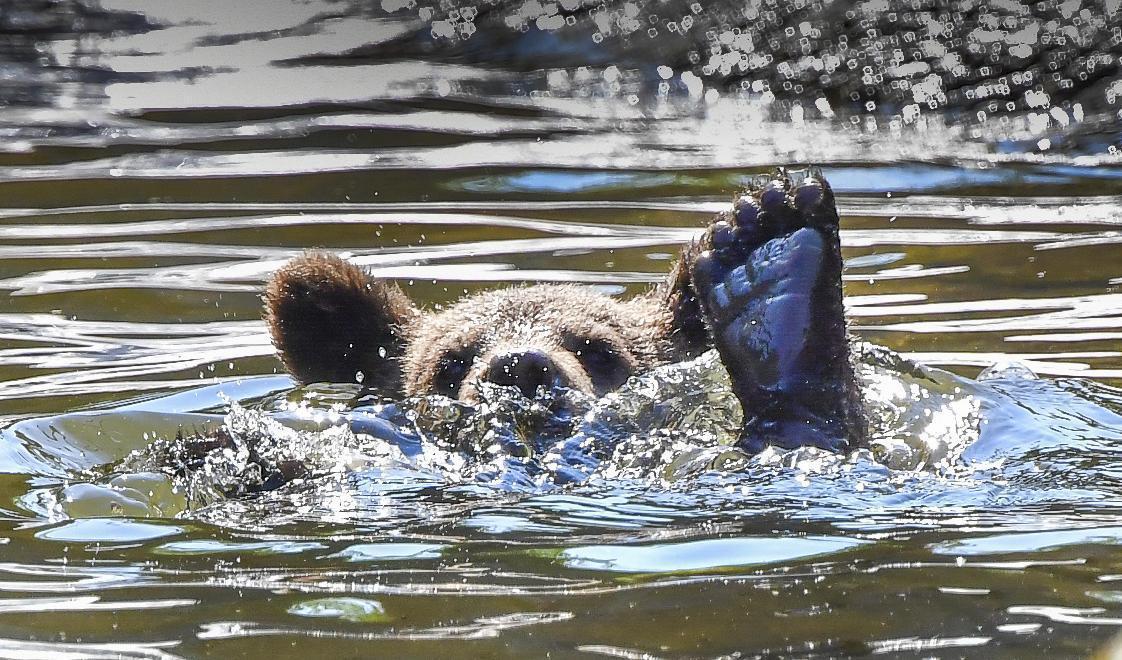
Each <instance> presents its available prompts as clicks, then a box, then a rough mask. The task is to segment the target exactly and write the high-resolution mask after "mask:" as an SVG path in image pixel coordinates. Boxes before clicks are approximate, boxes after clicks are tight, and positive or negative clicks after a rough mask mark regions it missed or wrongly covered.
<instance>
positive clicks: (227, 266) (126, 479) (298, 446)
mask: <svg viewBox="0 0 1122 660" xmlns="http://www.w3.org/2000/svg"><path fill="white" fill-rule="evenodd" d="M265 5H267V6H264V5H261V4H259V3H229V2H215V1H211V0H207V1H206V2H190V3H184V2H171V1H170V0H168V1H165V0H158V1H156V0H144V1H143V2H141V1H139V0H102V1H101V2H96V3H95V2H92V1H89V0H77V1H71V0H18V1H17V0H8V1H5V0H0V79H2V80H3V81H4V84H3V85H0V206H2V207H3V208H0V295H3V299H4V301H5V303H6V304H5V305H4V306H3V307H0V416H2V418H3V420H4V422H5V424H6V425H5V427H4V429H3V430H2V431H0V435H2V436H3V440H2V441H0V472H2V473H3V474H0V491H2V492H3V502H0V515H2V516H3V518H4V520H5V521H6V522H4V523H2V526H3V532H2V533H0V544H2V547H3V557H4V559H3V562H0V591H2V592H5V594H6V597H5V598H4V599H3V600H2V602H0V621H2V622H3V623H4V625H5V626H6V628H5V631H6V632H5V633H4V635H5V636H4V638H3V639H0V653H8V654H11V655H18V656H24V655H29V654H42V655H59V654H69V655H71V656H81V657H136V658H170V657H194V656H197V655H203V654H206V653H209V654H214V655H222V656H227V655H229V656H232V655H236V654H239V653H241V654H253V655H260V654H264V653H278V654H291V653H292V651H291V649H292V648H294V647H295V648H298V649H300V651H302V652H303V651H305V650H306V649H307V650H312V651H313V652H326V653H335V654H342V655H359V654H362V655H367V654H371V653H381V654H385V655H393V656H426V657H428V656H447V655H472V656H475V655H494V656H510V655H515V656H519V657H522V656H528V657H536V656H541V655H544V654H545V653H547V652H548V653H554V654H560V655H566V654H570V655H571V654H573V653H576V652H580V653H584V654H587V655H607V656H610V657H641V656H644V655H646V656H655V657H661V656H667V657H676V656H683V655H688V656H706V657H708V656H714V655H717V654H721V653H726V654H727V653H733V652H743V653H745V654H758V655H776V656H786V655H802V656H810V657H814V656H817V657H837V656H843V655H857V654H890V655H904V656H913V655H915V656H920V655H922V656H929V655H941V654H949V655H955V656H959V655H973V656H978V657H982V656H984V657H1026V656H1037V655H1042V654H1044V653H1052V654H1054V655H1057V656H1058V657H1070V656H1083V655H1086V653H1087V651H1088V650H1089V649H1090V648H1092V647H1093V646H1095V645H1097V644H1098V643H1100V642H1102V641H1104V640H1106V639H1107V638H1109V637H1110V636H1111V635H1112V634H1113V633H1114V631H1116V630H1117V629H1118V626H1119V621H1120V620H1122V611H1120V610H1119V606H1118V604H1119V602H1122V597H1120V596H1119V592H1118V590H1117V589H1115V588H1114V587H1113V585H1114V584H1115V583H1116V582H1117V581H1118V579H1119V577H1118V576H1119V575H1122V559H1120V558H1122V554H1119V549H1118V545H1119V544H1118V538H1119V533H1118V528H1119V512H1118V507H1117V504H1116V502H1117V499H1118V496H1119V493H1122V470H1120V469H1119V467H1118V465H1119V459H1118V453H1119V449H1118V448H1119V447H1120V446H1122V421H1120V416H1122V394H1120V393H1119V391H1118V390H1117V389H1115V388H1116V387H1117V386H1118V385H1119V384H1122V349H1120V346H1122V313H1120V311H1119V310H1122V298H1120V297H1119V296H1120V295H1122V292H1120V291H1119V287H1120V286H1122V260H1119V259H1118V250H1119V243H1120V242H1122V201H1120V200H1122V160H1120V159H1122V155H1120V154H1122V152H1120V149H1119V147H1120V146H1122V145H1120V143H1119V139H1120V135H1122V133H1120V131H1119V128H1118V127H1119V120H1118V116H1119V115H1118V113H1119V109H1120V108H1122V86H1120V85H1122V82H1120V78H1119V68H1118V67H1119V64H1118V61H1119V60H1118V58H1119V56H1120V53H1119V43H1120V42H1119V40H1118V38H1117V34H1116V33H1117V28H1116V26H1117V24H1118V17H1119V14H1118V12H1119V8H1118V6H1117V3H1112V2H1083V3H1079V2H1064V3H1048V2H1045V3H1033V4H1025V5H1023V6H1022V5H1020V4H1018V3H1004V4H1001V3H989V4H979V5H977V6H965V5H964V6H962V7H958V8H955V9H953V10H952V9H947V8H942V7H941V5H940V6H936V5H932V6H931V7H927V6H926V5H923V4H922V3H920V4H919V5H915V6H912V5H908V6H907V7H904V6H902V5H900V6H898V3H891V2H890V3H882V2H866V3H858V4H852V3H848V4H847V3H820V2H817V1H816V0H810V1H808V2H806V3H795V4H792V5H782V3H780V4H775V3H768V2H749V3H721V2H718V3H700V2H678V1H677V0H672V1H669V2H663V1H661V0H660V1H659V2H649V1H647V0H633V1H630V2H621V3H606V4H605V3H598V2H577V1H574V2H567V1H564V2H558V3H535V2H530V3H524V2H493V3H486V4H482V5H479V6H478V7H472V8H464V7H458V6H455V3H451V4H449V3H445V5H441V6H437V5H431V4H429V5H426V4H424V3H412V2H388V1H387V2H382V3H377V4H371V3H361V2H350V1H330V2H326V1H325V2H287V1H285V0H273V1H270V2H268V3H265ZM851 63H852V66H851ZM798 162H814V163H819V164H821V165H823V167H824V169H825V171H826V175H827V177H828V178H829V179H830V180H831V182H832V183H833V185H834V187H835V189H836V190H838V191H839V193H840V194H839V206H840V209H841V212H842V216H843V228H842V240H843V245H844V249H845V257H846V261H847V266H848V267H847V271H846V276H845V277H846V292H847V301H846V302H847V306H848V310H849V314H850V317H851V329H852V330H853V331H854V332H855V333H856V334H858V335H859V336H860V337H861V338H862V339H865V340H869V341H872V342H875V343H876V344H881V345H884V346H887V347H889V348H891V349H893V350H894V351H897V352H898V353H899V354H901V355H903V356H904V357H905V358H910V359H913V360H916V361H918V362H920V363H923V364H925V365H928V366H927V367H924V368H919V367H915V366H913V365H910V364H909V363H908V362H906V361H902V360H899V359H897V358H895V357H893V356H892V354H890V353H884V352H878V351H871V352H869V353H868V354H866V355H865V357H864V358H863V364H865V371H864V378H865V379H866V382H867V383H868V384H869V387H868V388H867V392H868V398H869V405H870V406H871V409H872V410H873V412H874V414H873V415H872V417H873V421H874V423H875V425H876V429H875V430H876V433H875V434H874V442H873V443H872V444H871V446H870V447H869V448H867V449H862V450H859V451H855V452H853V453H851V454H850V455H848V456H839V455H832V454H828V453H824V452H817V451H806V450H802V451H795V452H776V451H768V452H765V453H764V454H761V455H759V456H755V457H748V456H744V455H743V454H740V453H738V452H736V451H734V450H730V449H729V448H728V446H727V441H728V439H729V437H730V435H731V434H732V433H733V432H734V430H735V424H736V420H735V417H736V415H737V410H736V406H735V404H734V402H733V400H732V399H731V397H729V396H728V392H727V389H725V386H724V385H723V380H722V379H723V378H724V375H723V372H722V371H721V370H720V369H719V368H718V367H717V366H716V365H715V364H713V362H712V361H713V358H712V356H708V357H707V358H702V359H701V360H700V361H699V362H697V363H694V364H691V365H679V366H675V367H669V368H667V369H666V370H662V371H660V372H658V373H656V374H653V375H649V376H647V377H646V378H644V379H639V380H637V381H634V382H633V383H632V384H630V385H629V386H628V388H629V389H626V390H625V391H623V392H621V393H618V394H617V395H614V396H610V397H606V398H605V399H603V400H600V401H578V402H576V403H577V404H579V406H580V408H579V409H580V410H581V411H582V412H585V413H587V416H586V417H581V418H580V423H578V424H576V426H575V430H573V431H572V432H568V431H566V432H561V431H557V430H556V429H553V431H554V434H553V435H551V436H548V437H549V439H550V440H551V442H547V443H542V444H540V445H534V444H533V439H534V437H536V436H533V435H532V434H527V433H525V429H523V428H521V427H518V426H517V425H512V424H509V423H506V422H507V420H508V419H509V418H511V415H514V413H516V412H519V411H518V410H513V409H511V408H509V407H508V408H503V407H501V406H500V407H496V408H494V409H489V410H486V411H478V410H477V411H464V410H461V409H454V408H449V407H448V406H447V405H442V404H440V403H439V402H435V403H434V402H428V403H423V402H422V403H418V402H405V403H401V404H398V405H397V406H396V407H394V406H390V407H387V408H376V407H373V406H372V405H369V404H370V402H369V401H365V400H356V396H357V393H356V392H355V391H354V390H353V389H350V388H346V387H340V388H325V387H311V388H298V389H294V387H293V384H292V382H291V381H290V380H289V379H288V378H287V377H284V376H283V375H278V374H277V370H278V369H279V364H278V363H277V361H276V360H275V359H274V358H273V357H272V349H271V347H270V346H269V343H268V338H267V336H266V335H265V332H264V326H263V324H262V323H261V321H260V300H259V299H258V292H259V290H260V287H261V284H262V283H263V281H264V279H265V278H266V277H267V276H268V274H269V273H270V272H271V271H272V270H274V269H275V268H276V267H277V266H278V265H279V264H281V263H283V262H284V261H285V260H287V259H289V258H291V257H293V256H295V255H297V254H300V253H301V251H303V250H304V249H307V248H308V247H311V246H320V247H326V248H330V249H333V250H337V251H340V252H343V253H345V254H347V255H348V256H349V257H350V258H351V259H352V260H353V261H355V262H356V263H359V264H362V265H363V266H365V267H367V268H369V269H370V270H371V271H373V272H374V273H376V274H378V275H379V276H384V277H392V278H396V279H398V280H399V281H400V282H401V283H402V284H404V285H406V286H409V288H410V292H411V293H412V294H413V297H415V298H417V299H420V300H423V301H425V302H426V303H428V304H429V305H440V304H442V303H445V302H447V301H449V300H452V299H455V298H457V297H459V296H460V295H463V294H464V293H465V292H473V291H477V290H479V289H481V288H484V287H489V286H495V285H498V284H503V283H516V282H524V281H560V282H581V283H587V284H591V285H594V286H597V287H598V288H600V289H602V290H604V291H605V292H608V293H611V294H617V295H628V294H632V293H635V292H638V291H640V290H642V289H644V288H645V287H647V286H649V285H650V284H651V283H653V282H656V281H658V280H660V279H661V278H662V276H663V274H664V273H665V272H666V271H667V270H668V268H669V266H670V261H671V260H672V259H673V258H674V255H675V254H676V253H677V250H678V247H679V245H681V244H682V243H684V242H685V241H687V240H689V238H691V237H692V236H694V235H696V234H697V232H699V231H700V228H701V227H702V226H703V225H704V224H705V222H707V220H708V218H709V217H710V215H711V214H712V213H713V212H714V211H716V210H718V209H720V208H722V207H723V206H724V205H725V204H726V203H727V200H728V197H729V195H730V193H731V192H732V191H734V190H735V189H736V188H737V186H739V185H742V184H743V183H744V182H745V181H747V180H748V178H749V177H751V176H753V175H755V174H758V173H760V172H765V171H767V170H768V169H770V168H771V167H774V166H776V165H784V164H791V163H798ZM706 360H708V362H707V361H706ZM995 364H999V365H1001V364H1004V365H1006V366H1000V367H997V368H994V367H993V366H992V365H995ZM1017 364H1020V365H1022V366H1016V365H1017ZM1010 365H1013V366H1010ZM938 367H942V368H946V369H950V370H951V371H953V372H954V373H953V374H952V373H947V372H942V371H939V370H938ZM1024 367H1027V368H1029V369H1031V372H1034V373H1035V374H1037V375H1039V376H1040V378H1037V379H1031V378H1026V377H1025V376H1026V374H1028V373H1031V372H1027V371H1025V368H1024ZM979 374H982V375H983V376H985V379H984V380H979V381H974V380H971V378H972V377H976V376H979ZM426 406H427V407H426ZM510 406H513V407H514V408H517V405H515V404H510ZM426 415H427V417H426ZM224 420H225V421H228V422H229V423H230V424H231V425H232V426H234V427H235V428H239V429H241V430H242V432H247V430H252V429H257V430H258V432H259V433H260V434H261V435H263V437H266V438H269V439H271V441H272V443H273V444H272V445H271V448H272V450H274V451H275V454H273V455H272V458H273V459H275V460H281V459H284V458H285V457H286V456H287V457H293V458H297V459H299V460H300V461H301V462H302V463H303V464H304V465H306V466H307V467H309V468H310V472H309V473H308V474H307V475H305V476H304V477H303V480H302V481H300V482H297V483H293V484H289V485H287V486H285V487H283V488H280V489H278V490H272V491H269V492H265V493H258V494H251V495H242V496H239V497H234V498H229V497H226V492H227V491H229V490H230V489H231V487H233V486H236V485H238V484H244V483H245V480H246V479H247V478H249V476H250V475H248V474H247V473H246V471H247V470H250V469H252V467H253V463H252V461H247V460H246V459H247V456H245V455H240V454H238V453H237V452H232V453H229V454H222V455H216V456H214V457H213V458H212V460H211V462H210V463H209V464H208V465H206V466H204V468H206V469H209V470H210V471H209V472H206V471H205V470H204V471H201V472H198V473H196V475H195V476H196V478H195V479H194V480H186V481H184V480H182V479H178V480H177V479H176V478H174V477H173V476H169V474H168V472H169V470H168V464H167V462H166V461H165V462H160V461H159V460H157V459H158V458H159V457H160V456H161V455H160V454H159V452H158V450H159V449H160V448H161V447H166V446H167V443H169V442H172V439H173V438H174V437H175V435H176V433H177V432H178V431H180V430H183V431H186V432H188V433H190V432H192V431H205V430H208V429H215V428H217V427H218V426H219V425H220V424H222V423H223V421H224ZM343 420H349V421H350V422H351V427H350V428H347V427H346V426H343V425H341V422H342V421H343ZM426 424H427V426H426ZM440 424H443V425H444V426H440ZM449 429H450V430H451V431H452V433H451V435H448V436H442V435H440V434H438V433H435V432H434V430H442V431H448V430H449ZM487 429H499V430H500V431H501V432H497V433H495V434H493V435H487V433H486V432H485V431H486V430H487ZM582 434H583V435H582ZM442 438H443V440H442ZM449 438H451V439H452V440H453V441H448V440H449ZM539 439H540V438H539ZM134 452H135V453H134ZM286 452H287V453H286ZM258 476H260V475H258ZM571 482H575V483H571ZM41 612H46V613H48V614H46V615H42V614H39V613H41Z"/></svg>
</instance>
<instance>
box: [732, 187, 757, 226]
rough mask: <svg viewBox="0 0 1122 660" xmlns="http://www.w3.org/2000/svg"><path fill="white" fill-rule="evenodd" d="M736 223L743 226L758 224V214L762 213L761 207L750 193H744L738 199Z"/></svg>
mask: <svg viewBox="0 0 1122 660" xmlns="http://www.w3.org/2000/svg"><path fill="white" fill-rule="evenodd" d="M735 208H736V224H738V225H739V226H741V227H745V226H750V225H754V224H756V216H758V215H759V213H760V207H758V206H756V200H754V199H752V198H751V197H749V196H748V195H744V196H743V197H741V198H740V199H738V200H736V204H735Z"/></svg>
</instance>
